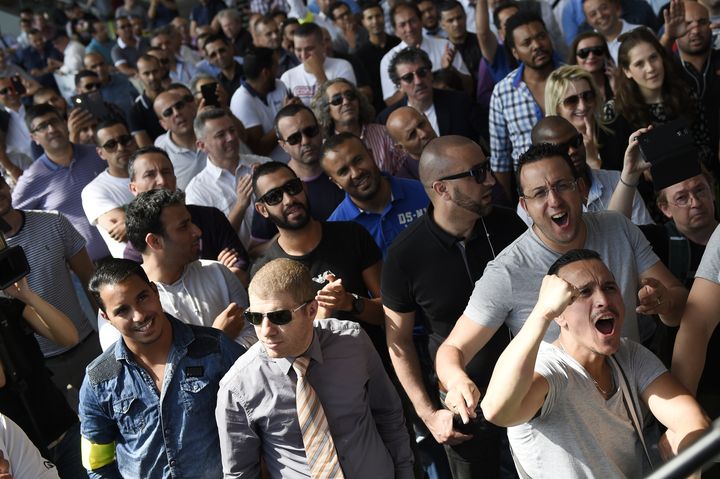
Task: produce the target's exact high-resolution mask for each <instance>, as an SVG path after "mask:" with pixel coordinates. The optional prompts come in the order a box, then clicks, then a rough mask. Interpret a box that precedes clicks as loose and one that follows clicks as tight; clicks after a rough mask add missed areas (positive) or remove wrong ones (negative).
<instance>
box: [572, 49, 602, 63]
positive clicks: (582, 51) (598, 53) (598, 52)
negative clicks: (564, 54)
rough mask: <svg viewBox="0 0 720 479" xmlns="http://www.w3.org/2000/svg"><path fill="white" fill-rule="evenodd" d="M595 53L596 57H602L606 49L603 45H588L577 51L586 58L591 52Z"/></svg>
mask: <svg viewBox="0 0 720 479" xmlns="http://www.w3.org/2000/svg"><path fill="white" fill-rule="evenodd" d="M591 53H592V54H593V55H595V56H596V57H601V56H603V55H605V49H604V48H603V47H602V46H597V47H587V48H581V49H580V50H578V51H577V53H575V54H576V55H577V56H578V57H580V58H582V59H583V60H585V59H586V58H587V57H589V56H590V54H591Z"/></svg>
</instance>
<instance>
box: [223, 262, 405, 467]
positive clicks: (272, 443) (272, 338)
mask: <svg viewBox="0 0 720 479" xmlns="http://www.w3.org/2000/svg"><path fill="white" fill-rule="evenodd" d="M311 278H312V275H311V272H310V271H308V269H307V268H306V267H304V266H303V265H302V264H300V263H298V262H297V261H292V260H290V259H276V260H274V261H271V262H269V263H268V264H266V265H265V266H264V267H262V268H261V269H259V270H258V271H257V273H256V274H255V276H254V277H253V280H252V282H251V283H250V307H249V308H248V310H247V311H246V312H245V318H246V320H247V321H248V322H250V323H252V324H253V325H254V326H255V331H256V333H257V336H258V338H259V342H258V344H256V345H255V346H253V347H252V348H250V349H249V350H248V352H247V353H245V355H247V357H246V358H244V359H243V358H242V357H241V358H240V360H239V361H238V362H236V363H235V365H234V366H233V367H232V368H231V369H230V371H228V373H227V375H226V376H225V377H224V378H223V380H222V382H221V385H220V390H219V392H218V401H217V409H216V412H215V417H216V420H217V424H218V432H219V435H220V451H221V457H222V466H223V472H224V473H225V475H226V476H227V477H233V476H234V477H260V475H261V469H262V466H261V463H262V464H263V465H264V466H265V467H266V468H267V471H268V473H269V477H272V478H280V477H288V478H297V479H299V478H308V479H309V478H311V477H314V478H316V477H341V476H339V475H337V474H332V473H331V471H332V470H331V471H330V472H328V471H326V472H327V475H318V474H316V471H317V469H319V466H320V465H321V464H318V462H319V460H317V459H316V460H313V459H314V457H315V455H313V454H310V453H307V452H306V451H308V450H310V451H312V450H316V446H317V445H316V442H317V439H315V438H314V437H313V436H311V435H309V434H306V433H305V432H306V431H307V430H308V429H309V430H316V431H318V436H317V437H322V438H323V439H325V440H326V441H327V442H329V443H330V446H329V447H328V448H327V449H325V452H326V455H325V456H323V458H327V460H328V462H329V461H331V460H332V461H333V463H334V464H335V465H336V467H337V469H339V470H340V471H341V473H342V474H343V476H342V477H346V478H376V479H391V478H397V479H411V478H412V477H414V476H413V454H412V451H411V450H410V439H409V437H408V434H407V429H406V427H405V422H404V420H403V411H402V407H401V403H400V399H399V398H398V395H397V392H396V390H395V388H394V387H393V385H392V382H391V381H390V379H389V378H388V376H387V374H386V372H385V371H384V370H383V365H382V363H381V360H380V358H379V357H378V354H377V353H376V352H375V351H374V350H373V347H372V345H371V343H370V341H368V338H367V336H366V335H365V333H364V332H363V331H362V329H361V328H360V327H359V326H358V325H357V324H352V323H348V322H345V321H340V320H337V319H320V317H319V316H317V313H318V309H319V307H318V302H317V301H316V300H315V299H314V297H315V285H314V284H313V279H311ZM313 320H314V321H313ZM245 355H243V356H245ZM305 365H307V366H305ZM298 371H299V373H298ZM303 379H304V384H305V387H304V388H301V386H302V383H301V382H300V381H301V380H303ZM308 396H309V397H310V398H313V399H316V400H318V401H319V403H320V404H321V406H319V407H318V408H317V412H315V411H314V412H313V413H312V414H313V417H314V418H315V419H316V421H317V422H316V424H317V423H320V422H321V421H322V423H323V424H324V426H315V428H313V424H312V423H310V425H308V423H307V422H301V419H300V418H301V417H302V418H304V417H305V415H304V414H303V413H302V411H303V409H302V408H301V407H299V406H298V405H301V404H302V401H304V400H308ZM268 398H272V400H268ZM323 420H324V421H323Z"/></svg>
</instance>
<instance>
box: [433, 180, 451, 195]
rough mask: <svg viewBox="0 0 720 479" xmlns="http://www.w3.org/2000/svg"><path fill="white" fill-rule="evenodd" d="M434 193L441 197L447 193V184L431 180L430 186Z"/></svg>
mask: <svg viewBox="0 0 720 479" xmlns="http://www.w3.org/2000/svg"><path fill="white" fill-rule="evenodd" d="M430 187H431V188H432V190H433V191H434V192H435V194H436V195H438V196H440V197H443V196H445V195H446V194H447V186H445V183H443V182H442V181H433V183H432V185H431V186H430Z"/></svg>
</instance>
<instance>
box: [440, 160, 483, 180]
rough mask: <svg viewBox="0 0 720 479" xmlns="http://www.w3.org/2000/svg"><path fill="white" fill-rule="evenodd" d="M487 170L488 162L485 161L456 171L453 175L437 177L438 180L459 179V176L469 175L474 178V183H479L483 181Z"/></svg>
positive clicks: (465, 176)
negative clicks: (466, 169) (459, 171)
mask: <svg viewBox="0 0 720 479" xmlns="http://www.w3.org/2000/svg"><path fill="white" fill-rule="evenodd" d="M489 172H490V162H488V161H486V162H485V163H480V164H479V165H475V166H473V167H472V168H470V169H469V170H468V171H463V172H462V173H457V174H455V175H448V176H444V177H442V178H440V179H438V181H445V180H459V179H460V178H467V177H468V176H469V177H471V178H474V179H475V183H477V184H480V183H482V182H483V181H485V179H486V178H487V175H488V173H489Z"/></svg>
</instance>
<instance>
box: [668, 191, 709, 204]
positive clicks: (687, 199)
mask: <svg viewBox="0 0 720 479" xmlns="http://www.w3.org/2000/svg"><path fill="white" fill-rule="evenodd" d="M708 197H710V189H709V188H707V187H706V186H701V187H700V188H698V189H696V190H695V191H692V192H690V191H688V192H683V193H680V194H679V195H677V196H676V197H675V201H674V202H673V201H668V203H670V204H671V205H674V206H678V207H680V208H688V207H690V206H691V205H692V198H695V201H696V202H698V203H699V202H700V201H702V200H706V199H707V198H708Z"/></svg>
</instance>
